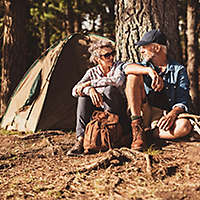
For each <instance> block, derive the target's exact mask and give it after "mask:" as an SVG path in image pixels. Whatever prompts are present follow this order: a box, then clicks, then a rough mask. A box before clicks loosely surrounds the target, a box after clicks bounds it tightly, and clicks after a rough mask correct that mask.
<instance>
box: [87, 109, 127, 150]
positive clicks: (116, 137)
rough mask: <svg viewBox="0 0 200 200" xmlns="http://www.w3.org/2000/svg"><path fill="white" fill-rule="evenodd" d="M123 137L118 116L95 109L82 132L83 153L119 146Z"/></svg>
mask: <svg viewBox="0 0 200 200" xmlns="http://www.w3.org/2000/svg"><path fill="white" fill-rule="evenodd" d="M122 137H123V133H122V128H121V125H120V123H119V117H118V115H116V114H113V113H110V112H109V111H95V112H94V113H93V115H92V120H91V121H90V122H89V123H88V124H87V126H86V130H85V134H84V142H83V147H84V153H89V152H97V151H107V150H108V149H112V148H114V147H118V146H120V140H121V139H122Z"/></svg>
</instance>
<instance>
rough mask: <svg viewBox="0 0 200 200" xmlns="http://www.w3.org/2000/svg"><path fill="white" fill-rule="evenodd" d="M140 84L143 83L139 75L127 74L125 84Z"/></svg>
mask: <svg viewBox="0 0 200 200" xmlns="http://www.w3.org/2000/svg"><path fill="white" fill-rule="evenodd" d="M135 83H136V84H137V85H140V84H143V78H142V76H140V75H135V74H129V75H128V76H127V78H126V85H127V86H132V85H134V84H135Z"/></svg>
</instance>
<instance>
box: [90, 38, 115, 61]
mask: <svg viewBox="0 0 200 200" xmlns="http://www.w3.org/2000/svg"><path fill="white" fill-rule="evenodd" d="M105 47H107V48H111V49H112V50H113V49H114V46H113V44H112V42H110V41H106V40H103V39H102V40H101V39H100V40H96V41H94V42H93V43H92V44H91V46H90V47H89V49H88V51H89V53H90V54H91V55H90V62H93V63H94V64H97V61H96V58H97V57H100V50H101V49H102V48H105Z"/></svg>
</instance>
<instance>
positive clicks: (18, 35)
mask: <svg viewBox="0 0 200 200" xmlns="http://www.w3.org/2000/svg"><path fill="white" fill-rule="evenodd" d="M3 3H4V7H5V16H4V35H3V46H2V59H1V63H2V80H1V96H0V97H1V98H0V106H1V116H2V115H3V114H4V112H5V110H6V107H7V104H8V100H9V98H10V96H11V94H12V92H13V91H14V89H15V87H16V85H17V83H18V82H19V80H20V79H21V77H22V75H23V74H24V72H25V69H26V68H27V63H28V56H27V54H28V49H27V38H26V28H25V26H26V24H27V23H26V20H27V19H28V17H27V11H26V9H27V8H28V7H27V1H26V0H18V1H11V0H4V2H3Z"/></svg>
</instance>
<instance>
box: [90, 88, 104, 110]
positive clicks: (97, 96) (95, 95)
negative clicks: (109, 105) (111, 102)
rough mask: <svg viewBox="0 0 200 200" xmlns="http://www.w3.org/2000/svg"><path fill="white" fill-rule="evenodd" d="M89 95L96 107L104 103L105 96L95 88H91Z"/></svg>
mask: <svg viewBox="0 0 200 200" xmlns="http://www.w3.org/2000/svg"><path fill="white" fill-rule="evenodd" d="M89 95H90V98H91V100H92V103H93V104H94V105H95V106H96V107H100V106H102V105H103V98H102V96H101V94H100V93H98V92H97V91H96V90H95V88H90V90H89Z"/></svg>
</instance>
